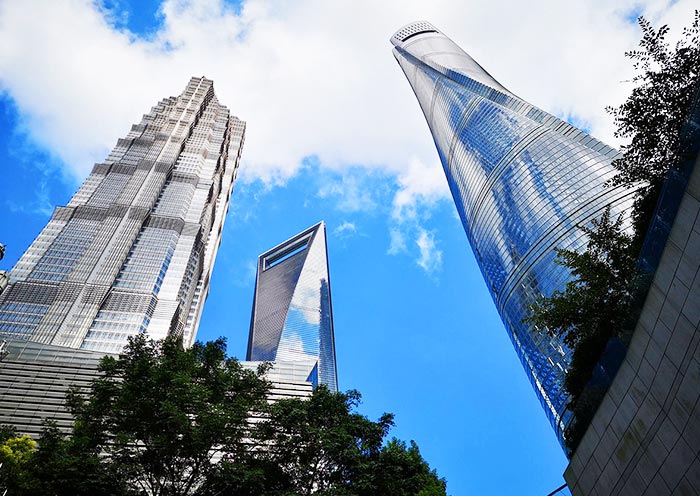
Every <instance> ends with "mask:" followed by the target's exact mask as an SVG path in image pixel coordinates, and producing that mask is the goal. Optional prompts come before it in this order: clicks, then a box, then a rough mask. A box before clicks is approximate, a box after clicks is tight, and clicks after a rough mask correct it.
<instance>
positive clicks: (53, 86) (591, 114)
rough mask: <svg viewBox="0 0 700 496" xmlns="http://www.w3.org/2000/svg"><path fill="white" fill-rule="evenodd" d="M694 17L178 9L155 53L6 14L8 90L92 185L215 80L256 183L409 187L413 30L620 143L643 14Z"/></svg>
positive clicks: (94, 32)
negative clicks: (351, 168) (113, 155)
mask: <svg viewBox="0 0 700 496" xmlns="http://www.w3.org/2000/svg"><path fill="white" fill-rule="evenodd" d="M692 3H693V2H691V1H690V0H680V1H678V2H676V3H673V4H672V5H671V6H668V5H667V3H666V2H662V1H658V0H648V1H646V2H639V1H638V0H623V1H621V2H612V3H611V2H606V1H604V0H599V1H591V2H580V3H579V4H576V5H572V4H570V3H569V2H559V1H556V0H542V1H539V2H536V3H522V2H510V1H507V0H496V1H494V2H488V3H486V2H477V1H471V2H448V1H446V0H442V1H434V2H430V3H428V4H426V3H425V2H423V1H418V0H403V1H398V0H397V1H395V2H382V3H381V4H377V3H375V2H370V1H369V0H360V1H353V2H349V1H348V2H325V1H322V0H303V1H298V2H277V1H264V0H248V1H245V2H243V4H242V6H241V7H240V8H236V9H234V8H233V7H231V6H229V5H228V4H227V3H226V2H224V1H223V0H201V1H185V0H167V1H165V2H164V3H163V5H162V6H161V9H160V14H161V16H162V19H161V23H160V24H159V26H160V27H159V29H158V30H157V31H156V32H155V33H152V34H149V36H148V37H147V38H145V39H141V38H138V37H137V36H135V35H134V34H133V33H130V32H128V31H127V30H125V29H124V28H117V27H115V25H114V22H113V19H112V18H113V17H114V16H118V15H119V13H114V11H113V10H112V11H110V12H111V14H110V15H108V16H106V15H105V14H104V9H101V8H100V7H99V6H98V4H96V3H95V2H91V1H89V0H62V1H56V0H52V1H46V0H44V1H41V0H26V1H22V2H3V3H2V6H1V7H0V8H1V10H0V85H1V87H2V89H3V90H5V91H7V92H8V93H9V94H10V95H11V96H12V97H13V98H14V99H15V101H16V102H17V104H18V106H19V108H20V109H21V111H22V112H23V115H24V116H25V117H26V118H27V123H28V127H29V129H30V132H31V134H32V135H33V137H34V138H35V139H36V140H37V142H38V143H40V144H41V145H43V146H46V147H47V148H48V149H50V150H52V151H54V152H55V153H56V154H57V155H58V156H60V158H62V159H63V160H64V162H66V164H67V165H68V167H69V168H70V169H71V170H72V171H73V172H74V174H75V175H76V176H77V177H82V176H84V175H85V174H86V173H87V171H88V170H89V168H90V166H91V164H92V163H93V162H94V161H98V160H101V159H102V158H104V155H105V154H106V152H107V151H108V150H109V148H110V147H111V146H112V145H113V144H114V142H115V141H116V138H117V137H119V136H122V135H123V134H124V133H125V131H126V130H127V129H128V128H129V125H130V124H131V123H133V122H134V121H137V120H138V119H139V117H140V114H141V113H142V112H143V111H144V109H146V108H149V107H150V106H151V105H153V104H154V103H156V101H157V100H158V99H159V98H162V97H163V96H165V95H175V94H178V93H179V92H180V91H181V90H182V88H184V85H185V83H186V82H187V80H188V79H189V77H190V76H192V75H202V74H204V75H207V76H208V77H210V78H212V79H214V81H215V84H216V90H217V93H218V95H219V98H220V100H221V101H222V102H224V103H225V104H226V105H227V106H229V107H230V108H231V109H232V111H233V112H234V113H235V114H237V115H239V116H240V117H241V118H243V119H245V120H247V121H248V123H249V129H248V131H249V132H248V136H247V139H246V150H245V162H246V167H245V168H244V170H243V171H242V172H243V174H244V175H245V176H247V177H253V178H263V179H266V180H271V179H273V178H280V177H281V178H284V177H288V176H290V175H291V174H293V173H294V172H295V171H296V170H297V169H298V168H299V167H300V166H301V163H302V160H303V158H304V157H305V156H308V155H311V154H316V155H317V156H318V157H319V159H320V161H321V163H322V164H323V165H324V166H325V167H334V168H342V167H345V166H348V165H351V164H362V165H365V166H368V167H377V168H381V169H384V170H389V171H391V172H393V173H398V174H404V173H406V170H407V167H411V164H412V163H419V162H420V163H423V164H432V163H434V162H435V153H434V150H433V149H432V143H431V140H430V137H429V135H428V132H427V130H426V128H425V123H424V122H423V121H422V116H421V115H420V111H419V110H418V106H417V104H416V102H415V99H414V97H413V95H412V94H411V90H410V88H409V86H408V84H407V83H406V81H405V80H404V78H403V74H401V71H400V70H399V68H398V67H397V66H396V63H395V62H394V60H393V57H392V56H391V53H390V45H389V43H388V38H389V36H390V35H391V34H392V33H393V32H394V31H395V30H396V29H397V28H399V27H400V26H401V25H403V24H404V23H407V22H410V21H412V20H415V19H420V18H427V19H430V20H431V21H432V22H433V23H434V24H436V25H437V26H438V27H440V28H441V29H442V30H443V31H444V32H445V33H447V34H448V35H450V36H451V37H452V38H453V39H455V40H456V41H457V42H458V43H459V44H460V45H462V46H463V47H464V48H465V49H466V50H467V51H469V52H470V53H471V54H472V55H473V56H474V57H475V58H476V59H477V60H479V61H480V62H481V63H482V64H483V65H484V66H485V67H486V68H487V70H489V71H490V72H491V73H492V74H494V76H495V77H496V78H497V79H499V80H500V81H501V82H502V83H503V84H504V85H505V86H506V87H508V88H509V89H511V90H512V91H514V92H515V93H516V94H519V95H521V96H522V97H524V98H526V99H527V100H529V101H531V102H532V103H535V104H537V105H539V106H541V107H543V108H545V109H547V110H550V111H552V112H555V113H558V114H560V115H575V116H578V117H579V118H580V119H583V120H585V121H586V122H589V123H590V127H591V131H592V132H593V133H594V134H596V135H598V136H599V137H601V138H603V139H606V140H608V141H613V138H612V133H611V130H612V124H611V120H610V118H609V117H608V116H607V115H606V114H605V113H604V110H603V108H604V106H605V105H608V104H611V103H615V102H618V101H620V100H621V98H622V97H623V96H624V95H625V94H626V92H628V90H629V87H628V86H627V85H625V84H620V81H624V80H627V79H629V69H628V67H629V65H628V64H626V63H625V62H624V61H623V55H622V54H623V52H624V51H625V50H628V49H630V48H632V47H633V46H634V45H635V43H636V40H637V37H638V32H637V28H636V27H635V25H634V24H633V23H630V21H629V15H630V13H631V12H640V13H646V14H647V15H650V16H651V17H652V18H653V19H654V20H658V21H659V22H665V21H666V20H668V19H672V20H674V21H675V20H677V21H678V24H679V25H680V24H684V23H686V22H687V21H686V20H687V19H689V17H688V13H689V11H690V10H691V9H692ZM368 12H369V13H371V15H368ZM504 12H505V13H507V15H504ZM684 18H685V19H684ZM681 19H683V21H681ZM493 26H498V27H499V29H498V35H495V34H494V31H493ZM431 170H433V174H435V175H438V171H437V169H431ZM416 174H417V173H416ZM409 176H410V174H409ZM409 176H406V177H409ZM410 188H411V187H409V188H408V189H407V191H411V189H410ZM443 192H444V191H443Z"/></svg>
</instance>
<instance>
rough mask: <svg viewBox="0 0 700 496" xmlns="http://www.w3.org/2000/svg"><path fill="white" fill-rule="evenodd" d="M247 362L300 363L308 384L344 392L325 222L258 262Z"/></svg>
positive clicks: (268, 253) (264, 255)
mask: <svg viewBox="0 0 700 496" xmlns="http://www.w3.org/2000/svg"><path fill="white" fill-rule="evenodd" d="M246 360H250V361H256V362H257V361H274V362H276V363H282V362H284V363H285V364H286V365H285V366H286V367H292V364H296V365H295V366H296V370H303V375H304V376H305V378H306V379H305V380H307V381H309V382H311V383H312V384H314V385H318V384H325V385H327V386H328V388H329V389H330V390H331V391H337V390H338V380H337V371H336V361H335V338H334V334H333V311H332V307H331V291H330V277H329V271H328V255H327V251H326V227H325V224H324V223H323V222H320V223H318V224H316V225H315V226H313V227H311V228H309V229H307V230H306V231H304V232H302V233H299V234H297V235H296V236H294V237H292V238H290V239H289V240H287V241H285V242H284V243H282V244H281V245H278V246H276V247H275V248H273V249H271V250H269V251H267V252H266V253H263V254H262V255H260V257H259V258H258V272H257V279H256V284H255V299H254V301H253V314H252V317H251V324H250V338H249V340H248V354H247V358H246ZM297 374H298V372H297Z"/></svg>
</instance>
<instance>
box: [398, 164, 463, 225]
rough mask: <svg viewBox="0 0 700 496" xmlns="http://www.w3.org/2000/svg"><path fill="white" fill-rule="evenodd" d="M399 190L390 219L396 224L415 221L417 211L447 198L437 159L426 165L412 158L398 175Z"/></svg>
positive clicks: (447, 192) (445, 186)
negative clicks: (408, 220) (409, 220)
mask: <svg viewBox="0 0 700 496" xmlns="http://www.w3.org/2000/svg"><path fill="white" fill-rule="evenodd" d="M397 182H398V184H399V190H398V191H397V193H396V195H395V196H394V201H393V212H392V217H393V218H394V219H395V220H397V221H398V222H403V221H405V220H407V219H416V216H417V209H418V208H419V207H421V206H432V205H433V204H434V203H435V202H437V201H438V200H440V199H443V198H447V197H448V196H449V189H448V187H447V180H446V179H445V174H444V172H443V171H442V167H441V166H440V163H439V161H437V157H436V159H435V161H433V162H431V163H430V165H427V164H425V163H423V162H421V161H420V160H419V159H417V158H413V159H412V160H411V161H410V162H409V163H408V167H407V168H406V170H405V171H403V172H401V173H400V174H399V175H398V179H397Z"/></svg>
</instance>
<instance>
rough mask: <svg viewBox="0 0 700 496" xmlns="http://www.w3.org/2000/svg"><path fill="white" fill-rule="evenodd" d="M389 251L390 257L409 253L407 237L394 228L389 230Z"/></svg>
mask: <svg viewBox="0 0 700 496" xmlns="http://www.w3.org/2000/svg"><path fill="white" fill-rule="evenodd" d="M389 237H390V241H389V249H388V250H387V253H388V254H389V255H398V254H399V253H404V252H406V251H408V248H407V247H406V236H405V234H404V233H403V231H401V230H400V229H398V228H396V227H394V228H391V229H389Z"/></svg>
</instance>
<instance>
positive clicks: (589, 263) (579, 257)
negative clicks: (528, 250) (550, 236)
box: [526, 207, 637, 400]
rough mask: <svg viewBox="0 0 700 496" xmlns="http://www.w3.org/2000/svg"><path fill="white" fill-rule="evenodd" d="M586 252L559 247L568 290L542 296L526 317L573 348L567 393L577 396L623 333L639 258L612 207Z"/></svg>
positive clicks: (596, 224)
mask: <svg viewBox="0 0 700 496" xmlns="http://www.w3.org/2000/svg"><path fill="white" fill-rule="evenodd" d="M581 230H582V231H583V232H584V233H585V234H586V236H587V237H588V244H587V246H586V249H585V250H584V251H582V252H577V251H574V250H562V249H556V252H557V258H556V263H558V264H560V265H563V266H565V267H567V268H568V269H569V270H570V271H571V275H572V279H571V280H570V281H569V282H568V283H567V284H566V287H565V289H564V291H555V292H554V293H552V295H551V296H549V297H540V298H539V299H538V300H537V303H536V304H535V306H534V307H533V309H532V315H531V316H530V317H529V318H528V319H526V321H527V322H529V323H531V324H533V325H534V326H535V327H536V328H540V329H545V330H546V332H547V333H549V334H550V335H557V336H559V337H560V338H561V339H562V341H563V342H564V343H566V344H567V345H568V346H569V347H570V348H572V349H573V350H574V351H573V354H572V359H571V365H570V368H569V370H568V371H567V375H566V379H565V387H566V390H567V391H568V392H569V394H571V396H572V397H573V398H574V400H575V399H576V398H578V396H579V395H580V393H581V391H582V390H583V387H584V386H585V385H586V383H587V382H588V381H589V380H590V378H591V374H592V372H593V368H594V366H595V364H596V362H597V361H598V358H599V357H600V355H601V353H602V351H603V349H604V348H605V345H606V343H607V342H608V340H609V339H610V338H611V337H613V336H615V335H618V334H620V332H621V331H622V329H623V327H624V324H625V323H626V320H627V319H628V316H629V313H630V305H631V303H632V296H633V293H632V289H633V285H632V283H633V280H634V276H635V273H636V270H635V268H636V260H637V254H636V252H635V250H634V247H633V243H632V237H631V236H630V235H629V234H627V233H626V232H625V230H624V228H623V218H622V216H619V217H618V218H617V220H613V219H612V218H611V214H610V207H608V208H606V209H605V211H604V212H603V215H602V216H601V218H600V219H597V220H593V222H592V227H581Z"/></svg>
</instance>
